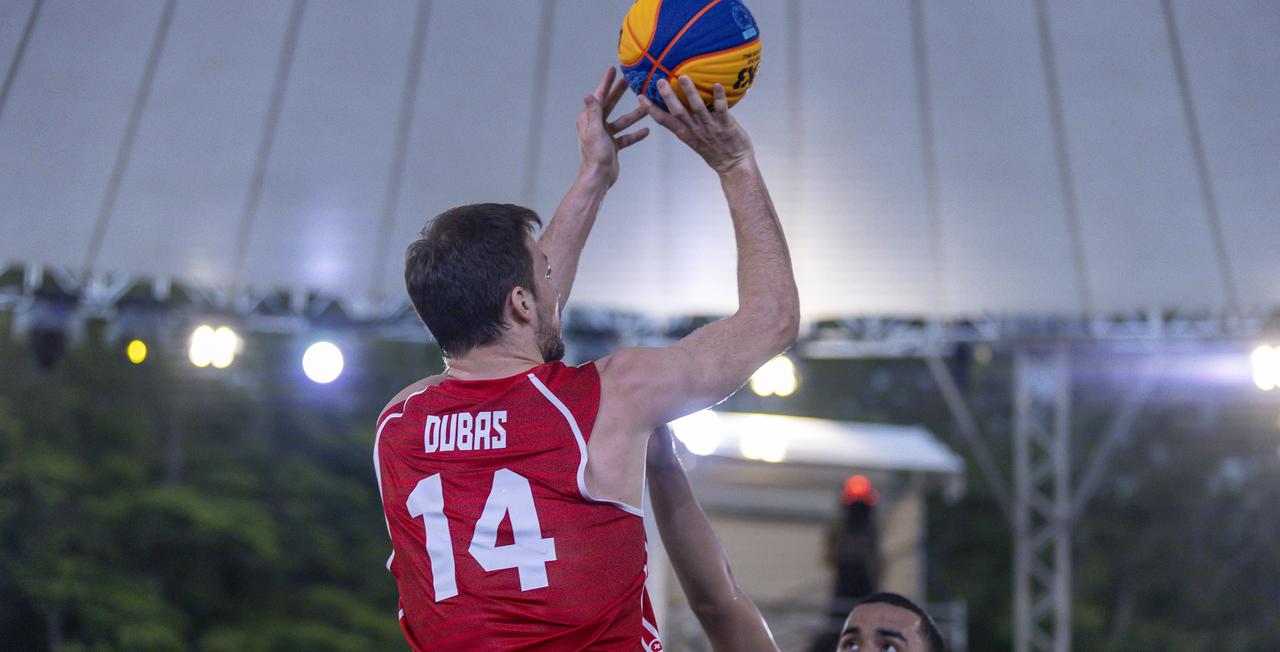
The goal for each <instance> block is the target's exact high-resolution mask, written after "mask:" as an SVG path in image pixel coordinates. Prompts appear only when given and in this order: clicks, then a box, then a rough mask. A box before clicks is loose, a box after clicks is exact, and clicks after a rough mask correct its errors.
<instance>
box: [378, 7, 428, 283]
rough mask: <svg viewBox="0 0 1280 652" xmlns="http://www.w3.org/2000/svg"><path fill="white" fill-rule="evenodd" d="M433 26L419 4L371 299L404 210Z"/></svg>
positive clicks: (383, 199)
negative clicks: (403, 188)
mask: <svg viewBox="0 0 1280 652" xmlns="http://www.w3.org/2000/svg"><path fill="white" fill-rule="evenodd" d="M430 22H431V0H418V12H417V18H416V19H415V21H414V28H413V39H412V41H410V44H409V60H408V63H407V65H406V66H405V73H404V90H403V91H402V92H401V94H400V116H399V118H398V119H397V121H396V140H395V146H394V147H393V149H392V152H391V167H390V169H389V171H388V174H387V188H386V192H385V193H384V194H383V196H382V225H381V227H380V228H379V230H378V239H377V240H376V242H375V246H374V249H373V269H371V270H370V275H369V298H370V299H379V300H380V299H382V296H380V295H381V294H382V287H383V283H382V274H381V273H380V272H381V271H382V269H383V268H384V262H385V259H384V258H383V256H384V255H385V254H386V253H387V252H388V250H389V249H390V248H391V235H392V230H393V228H394V227H395V218H396V212H397V209H398V208H399V206H400V188H401V186H402V184H403V182H404V169H405V162H406V160H407V157H408V151H409V139H410V132H411V131H412V129H413V114H414V111H415V108H416V106H417V99H418V79H419V77H420V76H421V72H422V56H423V52H424V51H425V50H426V46H427V25H428V24H430Z"/></svg>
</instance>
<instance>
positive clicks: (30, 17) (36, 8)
mask: <svg viewBox="0 0 1280 652" xmlns="http://www.w3.org/2000/svg"><path fill="white" fill-rule="evenodd" d="M43 6H44V0H35V3H33V4H32V5H31V13H30V14H27V24H26V26H24V27H23V28H22V38H21V39H19V40H18V49H17V50H15V51H14V53H13V60H12V61H10V62H9V71H8V72H6V73H5V75H4V85H3V86H0V117H3V116H4V107H5V105H6V104H8V102H9V91H10V90H12V89H13V80H14V79H16V78H17V76H18V69H19V68H21V67H22V59H23V57H25V56H26V54H27V45H28V44H29V43H31V34H32V32H34V31H35V29H36V19H38V18H39V17H40V9H41V8H42V7H43Z"/></svg>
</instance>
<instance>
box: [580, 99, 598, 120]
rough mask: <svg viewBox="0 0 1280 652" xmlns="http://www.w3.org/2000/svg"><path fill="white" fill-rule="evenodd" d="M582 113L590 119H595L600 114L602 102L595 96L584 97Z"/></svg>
mask: <svg viewBox="0 0 1280 652" xmlns="http://www.w3.org/2000/svg"><path fill="white" fill-rule="evenodd" d="M582 112H583V113H585V114H586V115H587V117H588V118H594V117H595V116H597V115H598V114H599V113H600V100H599V99H597V98H596V96H595V95H584V96H583V97H582Z"/></svg>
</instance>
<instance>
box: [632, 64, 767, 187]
mask: <svg viewBox="0 0 1280 652" xmlns="http://www.w3.org/2000/svg"><path fill="white" fill-rule="evenodd" d="M677 81H678V83H679V84H680V90H681V91H682V92H683V93H684V96H685V97H688V98H697V97H699V96H698V90H697V89H696V88H695V87H694V85H693V80H691V79H689V77H687V76H684V75H681V77H680V79H679V80H677ZM658 93H659V94H661V95H662V99H663V101H665V102H666V103H667V107H668V108H669V111H663V110H662V108H661V107H659V106H658V105H656V104H654V103H653V102H651V101H649V99H648V98H646V97H645V96H643V95H641V96H640V105H641V106H643V107H644V109H645V111H648V113H649V115H650V116H651V117H652V118H653V119H654V121H655V122H657V123H658V124H660V125H662V126H663V127H666V128H667V129H669V130H670V131H671V133H673V134H675V135H676V137H677V138H679V139H680V140H682V141H684V143H685V144H686V145H688V146H689V147H690V148H692V149H693V151H695V152H697V153H698V155H699V156H701V157H702V159H703V160H704V161H706V162H707V165H710V166H711V167H712V169H714V170H715V171H716V172H718V173H720V174H724V173H726V172H728V171H730V170H732V169H733V168H734V167H735V166H737V165H739V164H740V163H744V162H748V161H750V160H752V159H753V158H754V156H755V150H754V149H753V148H752V146H751V138H750V137H748V136H747V132H746V130H745V129H743V128H742V125H740V124H738V121H737V120H735V119H734V118H733V116H732V115H730V113H729V101H728V100H727V99H726V98H725V94H724V87H723V86H721V85H720V84H716V85H715V87H714V89H713V93H714V95H715V102H714V103H713V105H712V107H711V109H708V108H707V107H706V106H705V105H703V103H702V102H700V101H697V100H695V101H693V102H691V103H690V105H685V104H684V103H683V102H681V101H680V98H679V97H678V96H677V95H676V92H675V89H673V88H671V84H669V83H667V80H665V79H660V80H658Z"/></svg>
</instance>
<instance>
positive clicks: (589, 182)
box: [538, 67, 649, 309]
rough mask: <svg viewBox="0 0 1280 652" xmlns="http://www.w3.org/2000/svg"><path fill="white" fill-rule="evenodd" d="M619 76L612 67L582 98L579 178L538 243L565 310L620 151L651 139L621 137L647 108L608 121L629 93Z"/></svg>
mask: <svg viewBox="0 0 1280 652" xmlns="http://www.w3.org/2000/svg"><path fill="white" fill-rule="evenodd" d="M616 76H617V70H616V69H614V68H613V67H610V68H609V70H608V71H606V72H605V74H604V77H603V78H602V79H601V80H600V85H599V86H597V87H596V90H595V92H593V93H592V94H590V95H587V96H586V97H584V98H583V109H582V112H581V113H579V114H578V146H579V148H580V149H581V151H582V164H581V166H580V167H579V169H578V177H577V179H575V180H574V182H573V186H571V187H570V188H569V192H568V193H566V194H565V196H564V199H562V200H560V205H559V207H557V208H556V213H555V215H554V216H552V218H551V222H550V223H549V224H548V225H547V228H546V229H545V230H544V231H543V232H542V236H541V237H540V238H539V239H538V243H539V244H540V245H542V249H543V251H545V252H547V258H548V259H549V260H550V263H551V270H552V274H551V282H552V285H554V286H555V288H556V293H557V294H558V295H559V297H560V307H561V309H563V307H564V305H565V303H567V302H568V300H569V291H570V290H572V289H573V279H574V277H575V276H576V275H577V272H578V259H579V258H580V257H581V255H582V248H583V246H584V245H586V242H587V235H588V234H590V233H591V227H592V226H593V225H594V224H595V221H596V213H598V212H599V211H600V204H601V203H602V202H603V201H604V196H605V193H606V192H608V191H609V188H610V187H612V186H613V184H614V182H616V181H617V180H618V152H619V151H620V150H622V149H624V148H626V147H629V146H631V145H634V144H636V143H638V142H640V141H641V140H643V139H644V137H645V136H648V135H649V129H648V127H642V128H640V129H637V130H635V131H633V132H631V133H627V134H623V133H622V132H623V131H625V130H626V129H627V128H628V127H630V126H631V125H634V124H635V123H636V122H638V121H639V120H640V119H641V118H643V117H644V116H645V115H646V113H645V110H644V108H643V107H639V108H636V109H635V110H633V111H631V112H630V113H627V114H625V115H623V116H621V117H619V118H618V119H617V120H614V121H613V122H609V114H610V113H611V112H612V111H613V109H614V107H616V106H617V104H618V100H619V99H621V98H622V96H623V95H624V94H625V93H626V90H627V83H626V81H625V80H622V79H618V80H616V81H615V77H616ZM619 134H621V135H619Z"/></svg>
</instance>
